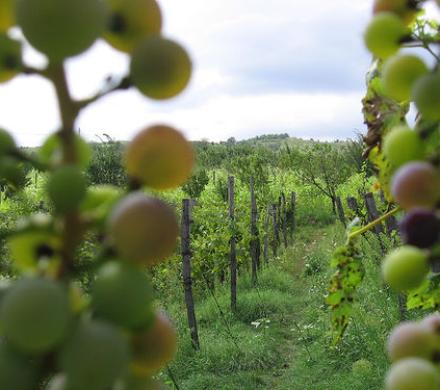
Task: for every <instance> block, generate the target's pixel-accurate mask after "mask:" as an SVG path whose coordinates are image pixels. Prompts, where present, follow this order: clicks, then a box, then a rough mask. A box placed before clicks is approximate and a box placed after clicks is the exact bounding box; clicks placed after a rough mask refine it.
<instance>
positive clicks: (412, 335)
mask: <svg viewBox="0 0 440 390" xmlns="http://www.w3.org/2000/svg"><path fill="white" fill-rule="evenodd" d="M439 347H440V344H439V343H438V340H437V337H436V335H435V333H434V332H433V331H432V330H430V329H429V328H428V327H427V326H423V325H421V324H418V323H416V322H405V323H402V324H400V325H399V326H397V327H396V328H394V329H393V332H392V333H391V335H390V337H389V339H388V356H389V357H390V359H391V361H393V362H395V361H397V360H400V359H403V358H406V357H420V358H423V359H427V360H430V359H432V358H433V357H434V356H435V353H436V352H438V351H439V350H440V349H439Z"/></svg>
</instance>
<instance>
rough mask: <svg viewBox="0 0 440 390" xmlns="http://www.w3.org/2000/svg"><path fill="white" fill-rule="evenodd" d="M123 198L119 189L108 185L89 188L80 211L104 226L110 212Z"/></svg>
mask: <svg viewBox="0 0 440 390" xmlns="http://www.w3.org/2000/svg"><path fill="white" fill-rule="evenodd" d="M121 196H122V193H121V191H120V190H119V188H117V187H115V186H111V185H108V184H103V185H97V186H93V187H89V188H88V189H87V193H86V197H85V199H84V200H83V202H82V203H81V206H80V209H81V211H82V212H84V213H88V214H89V215H91V216H93V218H95V219H96V220H97V222H98V223H99V224H103V223H104V222H105V219H106V218H107V215H108V213H109V211H110V210H111V209H112V207H113V206H114V205H115V204H116V202H117V201H118V200H119V199H120V198H121Z"/></svg>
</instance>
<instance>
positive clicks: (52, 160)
mask: <svg viewBox="0 0 440 390" xmlns="http://www.w3.org/2000/svg"><path fill="white" fill-rule="evenodd" d="M73 142H74V147H75V156H76V158H77V163H78V165H79V166H80V167H81V168H86V167H87V166H88V165H89V163H90V160H91V158H92V150H91V148H90V146H89V144H88V143H87V142H86V141H85V140H84V139H83V138H81V137H80V136H79V135H78V134H75V139H74V141H73ZM62 149H63V148H62V146H61V138H60V135H59V134H52V135H51V136H49V137H48V138H47V139H46V140H45V141H44V143H43V145H42V146H41V147H40V148H39V149H38V154H39V157H40V159H41V161H42V162H44V163H45V164H48V165H52V166H59V165H61V164H62V161H63V150H62Z"/></svg>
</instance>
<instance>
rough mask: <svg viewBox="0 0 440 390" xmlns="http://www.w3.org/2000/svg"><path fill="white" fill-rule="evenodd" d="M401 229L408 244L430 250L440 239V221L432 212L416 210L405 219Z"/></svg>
mask: <svg viewBox="0 0 440 390" xmlns="http://www.w3.org/2000/svg"><path fill="white" fill-rule="evenodd" d="M399 228H400V233H401V236H402V239H403V241H404V242H405V243H406V244H409V245H414V246H417V247H419V248H429V247H431V246H433V245H434V244H435V243H436V242H437V240H438V239H439V235H440V219H439V218H437V216H436V215H435V213H434V212H432V211H430V210H426V209H423V208H414V209H412V210H410V211H409V212H408V214H406V215H405V216H404V217H403V219H402V220H401V221H400V223H399Z"/></svg>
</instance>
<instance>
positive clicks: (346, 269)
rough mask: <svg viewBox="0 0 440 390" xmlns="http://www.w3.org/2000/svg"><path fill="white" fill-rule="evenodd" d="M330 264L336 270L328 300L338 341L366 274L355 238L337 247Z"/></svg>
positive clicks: (348, 320) (334, 338) (334, 336)
mask: <svg viewBox="0 0 440 390" xmlns="http://www.w3.org/2000/svg"><path fill="white" fill-rule="evenodd" d="M330 266H331V267H332V268H334V269H335V272H334V274H333V276H332V278H331V280H330V287H329V289H328V295H327V299H326V302H327V304H328V305H329V306H330V309H331V322H332V328H333V333H334V334H333V341H334V342H335V343H337V342H339V341H340V340H341V338H342V337H343V335H344V332H345V330H346V328H347V326H348V324H349V322H350V317H351V313H352V311H353V301H354V295H355V292H356V289H357V288H358V286H359V285H360V284H361V282H362V280H363V278H364V275H365V270H364V266H363V264H362V259H361V254H360V250H359V247H358V246H357V245H356V240H355V239H352V240H349V241H348V242H347V244H346V245H344V246H341V247H339V248H337V249H336V251H335V252H334V254H333V258H332V259H331V262H330Z"/></svg>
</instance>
